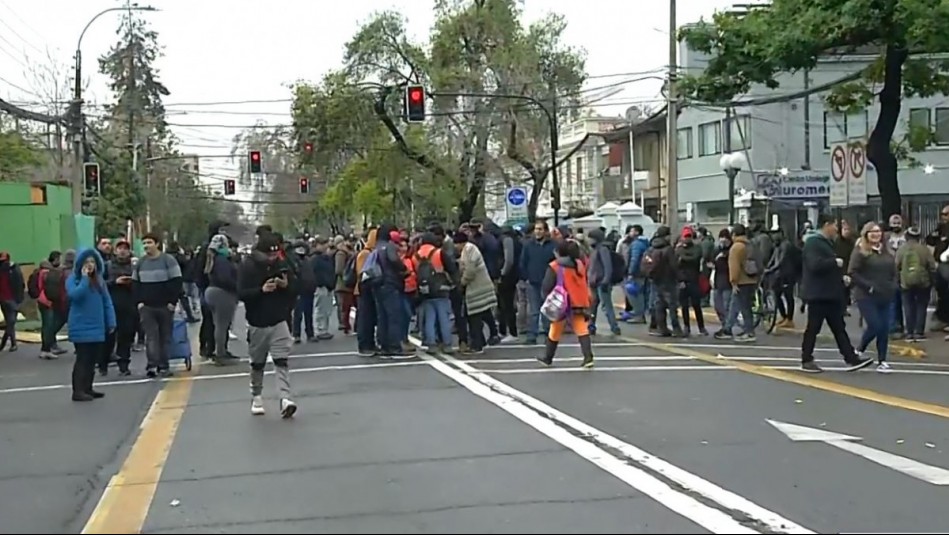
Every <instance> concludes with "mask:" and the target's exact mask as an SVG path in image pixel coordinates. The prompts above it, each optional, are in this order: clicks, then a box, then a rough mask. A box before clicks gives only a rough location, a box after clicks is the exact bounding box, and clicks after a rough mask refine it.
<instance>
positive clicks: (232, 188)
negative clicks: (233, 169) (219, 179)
mask: <svg viewBox="0 0 949 535" xmlns="http://www.w3.org/2000/svg"><path fill="white" fill-rule="evenodd" d="M235 193H237V183H236V182H235V181H234V180H233V179H227V180H225V181H224V195H234V194H235Z"/></svg>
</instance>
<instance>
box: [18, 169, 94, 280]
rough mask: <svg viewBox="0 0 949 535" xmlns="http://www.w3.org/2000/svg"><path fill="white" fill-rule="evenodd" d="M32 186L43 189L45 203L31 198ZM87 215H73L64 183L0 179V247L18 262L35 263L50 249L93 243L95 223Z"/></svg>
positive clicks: (69, 196)
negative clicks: (32, 182) (29, 182)
mask: <svg viewBox="0 0 949 535" xmlns="http://www.w3.org/2000/svg"><path fill="white" fill-rule="evenodd" d="M33 188H45V189H46V196H45V197H46V203H45V204H42V203H36V202H34V199H33V196H34V195H35V193H33V192H32V189H33ZM90 219H93V218H91V217H89V216H78V217H73V214H72V194H71V192H70V190H69V188H68V187H66V186H57V185H52V184H42V185H33V184H28V183H22V182H0V229H3V232H2V233H0V251H8V252H9V253H10V256H11V257H12V258H13V261H14V262H16V263H18V264H23V265H26V264H36V263H38V262H39V261H40V260H43V259H45V258H46V256H47V255H48V254H49V252H50V251H52V250H59V251H65V250H66V249H71V248H75V247H76V246H77V244H79V243H80V242H81V244H82V245H88V244H92V243H94V241H93V240H94V236H95V225H94V224H92V222H91V221H89V220H90ZM77 229H79V231H78V232H77ZM77 237H81V239H77Z"/></svg>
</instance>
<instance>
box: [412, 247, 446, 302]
mask: <svg viewBox="0 0 949 535" xmlns="http://www.w3.org/2000/svg"><path fill="white" fill-rule="evenodd" d="M439 252H441V249H439V248H437V247H433V248H432V250H431V251H430V252H429V253H428V255H426V256H422V255H419V254H416V255H415V263H416V267H415V276H416V279H417V280H418V293H419V295H420V296H422V297H423V298H424V297H430V298H431V297H439V296H442V295H444V294H445V293H446V292H447V291H448V274H447V273H445V270H444V269H441V270H440V269H438V268H436V267H435V264H434V263H433V262H432V257H433V256H435V253H439Z"/></svg>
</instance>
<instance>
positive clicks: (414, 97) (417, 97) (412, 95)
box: [409, 87, 425, 104]
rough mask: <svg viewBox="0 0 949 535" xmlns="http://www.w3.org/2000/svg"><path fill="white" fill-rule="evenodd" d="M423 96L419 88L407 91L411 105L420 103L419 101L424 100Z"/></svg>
mask: <svg viewBox="0 0 949 535" xmlns="http://www.w3.org/2000/svg"><path fill="white" fill-rule="evenodd" d="M424 96H425V95H423V94H422V90H421V89H419V88H417V87H415V88H412V89H410V90H409V100H410V101H411V102H412V103H413V104H414V103H417V102H421V101H422V98H424Z"/></svg>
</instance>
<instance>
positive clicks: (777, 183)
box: [755, 171, 830, 199]
mask: <svg viewBox="0 0 949 535" xmlns="http://www.w3.org/2000/svg"><path fill="white" fill-rule="evenodd" d="M755 193H757V194H759V195H765V196H767V197H770V198H772V199H811V198H815V197H819V198H826V197H829V196H830V175H829V174H826V173H821V172H816V173H815V172H810V171H797V172H791V173H789V174H788V175H787V176H784V175H781V174H780V173H756V174H755Z"/></svg>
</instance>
